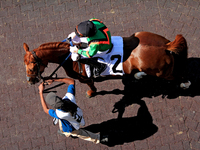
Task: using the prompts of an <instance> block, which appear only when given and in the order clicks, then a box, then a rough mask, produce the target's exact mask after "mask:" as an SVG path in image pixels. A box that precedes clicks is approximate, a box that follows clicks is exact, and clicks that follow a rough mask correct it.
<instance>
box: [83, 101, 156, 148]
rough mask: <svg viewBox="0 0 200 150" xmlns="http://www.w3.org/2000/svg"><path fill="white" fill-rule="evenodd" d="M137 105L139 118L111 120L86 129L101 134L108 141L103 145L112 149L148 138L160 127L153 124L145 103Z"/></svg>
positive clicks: (140, 102) (139, 102) (138, 102)
mask: <svg viewBox="0 0 200 150" xmlns="http://www.w3.org/2000/svg"><path fill="white" fill-rule="evenodd" d="M137 104H138V105H140V108H139V109H138V113H137V116H134V117H130V118H117V119H111V120H108V121H104V122H102V123H100V124H92V125H90V126H87V127H85V128H84V129H86V130H88V131H91V132H93V133H97V132H100V135H101V137H104V136H106V138H107V140H108V141H107V142H101V143H102V144H105V145H107V146H110V147H112V146H115V145H121V144H124V143H128V142H133V141H135V140H143V139H145V138H148V137H150V136H151V135H153V134H154V133H156V132H157V130H158V127H157V126H156V125H154V124H153V119H152V116H151V114H150V113H149V111H148V108H147V106H146V104H145V102H144V101H143V100H139V101H137Z"/></svg>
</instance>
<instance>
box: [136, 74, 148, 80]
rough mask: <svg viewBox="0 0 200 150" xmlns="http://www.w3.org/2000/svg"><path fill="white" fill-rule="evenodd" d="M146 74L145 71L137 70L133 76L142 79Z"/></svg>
mask: <svg viewBox="0 0 200 150" xmlns="http://www.w3.org/2000/svg"><path fill="white" fill-rule="evenodd" d="M146 75H147V74H146V73H145V72H137V73H135V74H134V77H135V78H136V79H137V80H139V79H142V78H143V76H146Z"/></svg>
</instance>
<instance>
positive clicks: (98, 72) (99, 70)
mask: <svg viewBox="0 0 200 150" xmlns="http://www.w3.org/2000/svg"><path fill="white" fill-rule="evenodd" d="M105 70H106V64H103V63H102V64H101V67H100V68H94V70H93V76H94V78H96V77H99V76H100V75H101V73H102V72H104V71H105Z"/></svg>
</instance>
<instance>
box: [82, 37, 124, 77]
mask: <svg viewBox="0 0 200 150" xmlns="http://www.w3.org/2000/svg"><path fill="white" fill-rule="evenodd" d="M111 40H112V44H113V48H112V49H111V50H109V51H107V52H106V53H105V54H104V55H101V56H100V57H99V56H97V57H98V62H100V63H104V64H106V66H107V67H106V69H105V70H104V71H103V72H102V73H101V74H100V76H106V75H120V76H122V75H123V74H124V71H123V65H122V62H123V38H122V37H120V36H112V37H111ZM94 57H95V56H94ZM85 69H86V73H87V76H88V77H90V76H91V72H90V71H91V70H90V66H88V65H85Z"/></svg>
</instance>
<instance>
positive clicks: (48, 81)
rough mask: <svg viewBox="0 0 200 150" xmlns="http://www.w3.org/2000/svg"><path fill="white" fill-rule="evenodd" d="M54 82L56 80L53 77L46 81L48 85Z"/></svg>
mask: <svg viewBox="0 0 200 150" xmlns="http://www.w3.org/2000/svg"><path fill="white" fill-rule="evenodd" d="M53 82H54V80H53V79H49V80H46V81H45V83H46V84H47V85H51V84H52V83H53Z"/></svg>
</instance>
